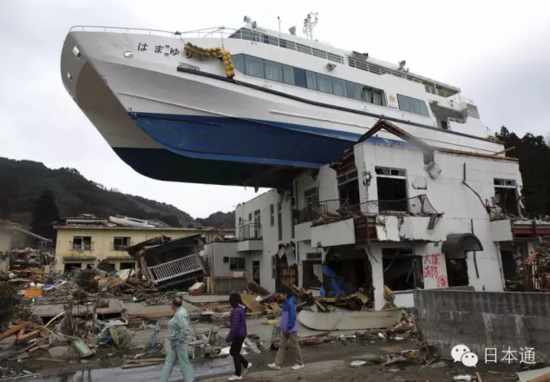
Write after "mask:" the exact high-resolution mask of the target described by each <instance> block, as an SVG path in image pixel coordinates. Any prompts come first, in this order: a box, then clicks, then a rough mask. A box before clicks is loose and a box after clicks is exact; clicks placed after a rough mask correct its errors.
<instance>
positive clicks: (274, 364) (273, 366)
mask: <svg viewBox="0 0 550 382" xmlns="http://www.w3.org/2000/svg"><path fill="white" fill-rule="evenodd" d="M267 367H269V368H270V369H273V370H281V367H280V366H277V364H276V363H270V364H269V365H267Z"/></svg>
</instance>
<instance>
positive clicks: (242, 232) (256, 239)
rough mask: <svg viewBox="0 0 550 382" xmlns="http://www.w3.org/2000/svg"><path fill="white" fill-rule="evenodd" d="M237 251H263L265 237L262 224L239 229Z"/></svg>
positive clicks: (237, 231) (253, 224) (251, 224)
mask: <svg viewBox="0 0 550 382" xmlns="http://www.w3.org/2000/svg"><path fill="white" fill-rule="evenodd" d="M236 236H237V240H238V243H237V251H239V252H251V251H261V250H263V240H262V239H263V237H262V226H261V224H256V223H248V224H245V225H243V226H240V227H237V229H236Z"/></svg>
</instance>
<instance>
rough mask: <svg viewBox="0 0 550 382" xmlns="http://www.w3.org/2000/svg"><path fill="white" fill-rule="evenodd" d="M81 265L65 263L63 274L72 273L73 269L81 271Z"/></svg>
mask: <svg viewBox="0 0 550 382" xmlns="http://www.w3.org/2000/svg"><path fill="white" fill-rule="evenodd" d="M81 268H82V263H65V273H67V272H73V271H74V270H75V269H81Z"/></svg>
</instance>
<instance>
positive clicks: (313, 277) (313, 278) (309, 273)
mask: <svg viewBox="0 0 550 382" xmlns="http://www.w3.org/2000/svg"><path fill="white" fill-rule="evenodd" d="M308 255H309V254H308ZM321 266H322V265H321V260H308V261H304V262H302V272H303V275H302V277H303V279H302V281H303V286H304V288H321V286H322V285H323V283H322V282H321V280H320V279H319V277H318V275H319V274H321V275H322V271H321Z"/></svg>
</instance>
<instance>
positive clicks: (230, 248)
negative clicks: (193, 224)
mask: <svg viewBox="0 0 550 382" xmlns="http://www.w3.org/2000/svg"><path fill="white" fill-rule="evenodd" d="M237 244H238V243H237V242H218V243H210V244H206V245H205V246H204V256H205V258H206V259H207V260H208V263H209V264H210V269H211V271H212V272H213V275H214V276H215V277H231V276H233V273H234V272H244V274H245V275H246V272H247V269H248V267H247V269H242V270H231V269H229V263H224V262H223V258H224V257H229V258H231V257H241V258H246V256H245V254H244V253H240V252H238V251H237Z"/></svg>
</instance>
